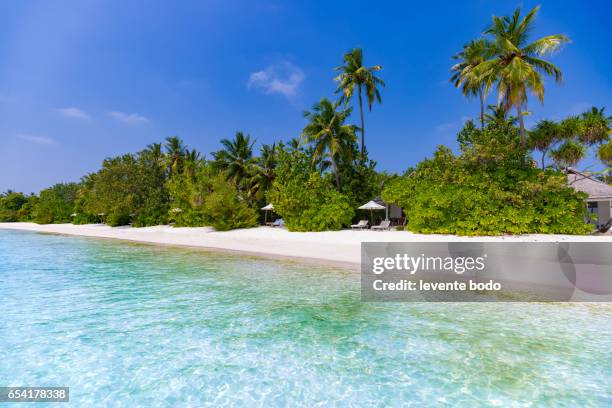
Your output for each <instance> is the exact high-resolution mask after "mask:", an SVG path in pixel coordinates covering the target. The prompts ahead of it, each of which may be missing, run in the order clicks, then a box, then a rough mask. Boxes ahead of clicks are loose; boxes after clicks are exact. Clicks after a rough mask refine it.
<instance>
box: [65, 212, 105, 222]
mask: <svg viewBox="0 0 612 408" xmlns="http://www.w3.org/2000/svg"><path fill="white" fill-rule="evenodd" d="M100 222H102V218H101V217H100V216H99V215H95V214H89V213H83V212H78V213H76V215H75V216H74V217H72V223H73V224H75V225H82V224H98V223H100Z"/></svg>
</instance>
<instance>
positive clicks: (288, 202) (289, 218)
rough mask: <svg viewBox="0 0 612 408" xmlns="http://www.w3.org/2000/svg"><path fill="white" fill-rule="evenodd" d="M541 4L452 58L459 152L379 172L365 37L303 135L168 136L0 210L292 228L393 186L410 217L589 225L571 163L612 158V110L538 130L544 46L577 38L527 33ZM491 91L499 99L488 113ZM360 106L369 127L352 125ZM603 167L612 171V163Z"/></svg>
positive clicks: (312, 227) (374, 70)
mask: <svg viewBox="0 0 612 408" xmlns="http://www.w3.org/2000/svg"><path fill="white" fill-rule="evenodd" d="M537 10H538V8H537V7H536V8H535V9H533V10H531V11H530V12H529V13H528V14H527V15H526V16H525V17H521V13H520V10H518V9H517V11H516V12H515V13H514V14H513V15H512V16H510V17H494V18H493V21H492V23H491V25H490V27H489V28H488V29H486V30H485V32H484V33H483V35H482V37H481V38H478V39H475V40H473V41H470V42H469V43H467V44H466V45H465V46H464V47H463V49H462V50H461V51H460V52H459V53H457V54H456V55H455V56H454V58H455V59H456V60H457V63H456V64H455V65H454V66H453V67H452V68H451V75H452V77H451V81H452V82H453V83H454V84H455V86H456V87H457V88H460V89H461V91H462V93H463V94H464V95H465V96H467V97H478V99H479V102H480V110H479V114H478V120H477V121H476V123H477V124H475V123H474V122H473V121H468V122H466V123H465V126H464V127H463V129H462V130H461V131H460V132H459V133H458V135H457V141H458V145H459V154H454V153H453V152H452V151H451V149H449V148H448V147H444V146H440V147H439V148H438V150H437V151H436V152H435V153H434V156H433V157H432V158H430V159H427V160H424V161H423V162H421V163H419V164H418V166H417V167H416V168H415V169H408V170H407V171H406V172H405V173H404V174H403V175H401V176H399V175H388V174H386V173H384V172H377V171H376V168H375V167H376V163H375V162H373V161H372V160H370V159H369V158H368V151H367V149H366V146H365V119H364V106H363V105H364V102H365V103H366V104H367V107H368V108H369V110H370V111H371V109H372V106H373V104H374V103H375V102H378V103H380V102H381V94H380V91H381V89H382V87H384V86H385V83H384V81H383V80H382V79H381V78H380V77H379V76H377V75H378V73H379V72H380V71H382V66H380V65H374V66H370V67H367V66H364V54H363V52H362V50H361V49H358V48H356V49H353V50H350V51H349V52H347V53H346V54H345V55H344V57H343V65H341V66H339V67H338V68H336V71H337V72H338V75H337V76H336V77H335V78H334V80H335V81H336V82H337V87H336V93H337V94H339V98H338V100H336V101H333V100H330V99H327V98H322V99H321V100H320V101H319V102H317V103H316V104H314V105H313V106H312V108H311V109H310V110H308V111H306V112H304V119H305V121H306V123H305V126H304V128H303V131H302V133H301V134H300V135H299V136H298V137H296V138H294V139H291V140H289V141H288V142H283V141H280V142H278V143H275V144H272V145H266V144H264V145H261V147H260V149H259V152H257V151H256V150H255V145H256V140H255V138H253V137H251V135H249V134H245V133H243V132H237V133H236V134H235V136H234V137H233V138H229V139H223V140H221V145H222V148H221V149H220V150H219V151H216V152H212V153H211V155H210V156H209V157H211V159H210V160H205V159H204V158H203V157H204V156H203V155H202V153H200V152H199V151H197V150H195V149H189V148H187V146H185V145H184V143H183V142H182V141H181V139H179V138H178V137H169V138H167V139H166V141H165V143H164V144H161V143H154V144H151V145H149V146H147V147H146V148H144V149H143V150H142V151H140V152H137V153H131V154H124V155H122V156H117V157H111V158H107V159H106V160H104V162H103V163H102V167H101V168H100V170H98V171H97V172H95V173H92V174H88V175H86V176H84V177H83V178H82V179H81V180H80V182H79V183H67V184H57V185H55V186H53V187H51V188H48V189H45V190H43V191H41V192H40V194H39V195H38V196H36V195H31V196H25V195H23V194H22V193H17V192H13V191H7V192H6V193H3V194H1V195H0V221H3V222H14V221H34V222H39V223H64V222H73V223H75V224H83V223H94V222H106V223H107V224H109V225H112V226H117V225H126V224H132V225H133V226H136V227H141V226H149V225H158V224H167V223H172V224H174V225H176V226H205V225H210V226H213V227H214V228H215V229H217V230H229V229H234V228H248V227H253V226H256V225H258V224H260V223H261V222H262V221H263V220H262V218H263V213H262V212H261V211H260V208H261V207H263V206H264V205H266V204H268V203H272V204H273V205H274V212H275V214H276V216H278V217H282V218H283V219H284V221H285V224H286V226H287V228H288V229H290V230H292V231H323V230H337V229H341V228H344V227H347V226H348V225H349V224H351V223H352V222H354V221H355V220H356V219H358V218H360V217H361V216H363V214H360V213H359V211H358V210H356V208H357V207H358V206H360V205H361V204H363V203H365V202H367V201H369V200H372V199H374V198H376V197H380V196H381V195H382V197H383V199H384V200H385V201H387V202H389V203H395V204H397V205H399V206H400V207H401V208H402V209H403V211H404V213H405V216H406V219H407V224H406V229H409V230H411V231H415V232H424V233H454V234H465V235H477V234H491V235H492V234H502V233H510V234H518V233H535V232H541V233H568V234H582V233H586V232H588V231H589V227H588V226H586V225H585V224H584V221H583V220H584V215H585V206H584V201H583V200H584V196H583V195H582V194H580V193H577V192H575V191H574V190H573V189H571V188H568V187H567V186H566V182H565V175H564V173H563V170H565V169H566V168H568V167H574V166H576V165H577V164H578V163H579V162H580V160H581V159H582V158H584V157H585V156H586V155H587V154H589V152H593V153H594V154H596V155H597V157H598V158H599V159H600V160H601V161H602V162H603V163H604V164H605V165H607V166H608V167H610V166H611V165H612V142H611V141H610V127H611V126H612V117H610V116H606V114H605V112H604V109H603V108H601V109H598V108H595V107H594V108H592V109H591V110H589V111H587V112H584V113H583V114H581V115H578V116H572V117H568V118H566V119H564V120H562V121H558V122H555V121H551V120H542V121H540V122H538V123H537V125H536V126H535V127H534V128H533V129H526V127H525V124H524V120H523V116H524V115H525V112H526V111H527V96H528V93H531V94H533V95H535V96H536V97H537V98H538V99H539V100H540V101H543V98H544V77H546V76H550V77H552V78H553V79H554V80H556V81H557V82H559V81H561V79H562V73H561V71H560V69H559V68H557V67H556V66H554V65H553V64H552V63H550V62H548V61H546V60H545V59H544V57H545V56H547V55H549V54H551V53H552V52H555V51H558V50H560V49H561V47H562V46H563V45H564V44H565V43H567V42H568V41H569V39H568V38H567V37H565V36H564V35H560V34H556V35H548V36H545V37H542V38H540V39H536V40H535V41H529V34H530V32H531V31H532V28H533V24H534V21H535V16H536V13H537ZM493 89H496V90H497V99H498V101H499V102H498V103H497V104H496V105H492V106H489V107H488V111H487V109H485V107H486V106H487V99H488V96H489V94H490V93H491V92H492V90H493ZM354 97H355V98H354ZM353 106H356V107H357V108H358V112H359V120H358V123H359V126H357V125H356V124H354V123H351V122H352V114H353ZM513 114H515V115H516V116H512V115H513ZM407 143H408V142H407ZM532 155H533V157H536V158H535V159H533V158H532ZM598 176H599V177H600V178H602V179H603V180H608V182H609V181H610V179H611V178H612V177H611V176H610V171H609V169H608V170H607V171H604V172H602V173H601V174H599V175H598Z"/></svg>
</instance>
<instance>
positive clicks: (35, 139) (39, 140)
mask: <svg viewBox="0 0 612 408" xmlns="http://www.w3.org/2000/svg"><path fill="white" fill-rule="evenodd" d="M17 138H19V139H21V140H26V141H28V142H32V143H38V144H47V145H49V144H55V140H53V139H51V138H50V137H44V136H32V135H26V134H23V133H21V134H18V135H17Z"/></svg>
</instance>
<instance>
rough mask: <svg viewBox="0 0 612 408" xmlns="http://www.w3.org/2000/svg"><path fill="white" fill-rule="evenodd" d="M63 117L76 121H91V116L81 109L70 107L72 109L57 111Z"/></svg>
mask: <svg viewBox="0 0 612 408" xmlns="http://www.w3.org/2000/svg"><path fill="white" fill-rule="evenodd" d="M57 111H58V112H59V113H60V114H61V115H63V116H65V117H67V118H74V119H89V115H88V114H87V113H85V112H83V111H82V110H80V109H79V108H75V107H70V108H60V109H58V110H57Z"/></svg>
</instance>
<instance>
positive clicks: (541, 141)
mask: <svg viewBox="0 0 612 408" xmlns="http://www.w3.org/2000/svg"><path fill="white" fill-rule="evenodd" d="M561 139H563V129H562V127H561V125H559V123H557V122H553V121H552V120H541V121H539V122H538V123H537V125H536V126H535V128H534V129H533V130H532V131H531V132H530V133H529V145H530V148H532V149H535V150H538V151H539V152H541V153H542V169H545V168H546V165H545V162H544V160H545V158H546V154H547V153H548V151H549V150H550V148H551V147H552V146H553V145H554V144H555V143H556V142H558V141H560V140H561Z"/></svg>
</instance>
